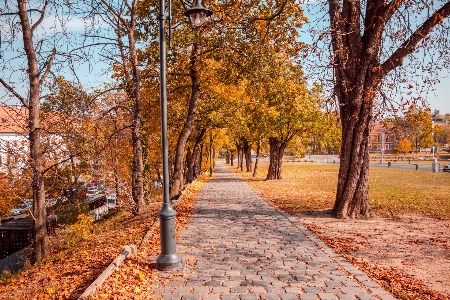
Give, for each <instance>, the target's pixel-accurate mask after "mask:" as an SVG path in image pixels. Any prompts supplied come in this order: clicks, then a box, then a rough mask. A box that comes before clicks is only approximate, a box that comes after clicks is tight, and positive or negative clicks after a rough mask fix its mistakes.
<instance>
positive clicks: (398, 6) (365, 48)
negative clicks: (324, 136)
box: [313, 0, 450, 218]
mask: <svg viewBox="0 0 450 300" xmlns="http://www.w3.org/2000/svg"><path fill="white" fill-rule="evenodd" d="M324 3H326V4H327V8H326V9H327V10H328V13H329V21H330V27H329V28H327V29H326V30H325V31H323V32H320V33H319V32H318V30H317V28H314V29H313V31H314V33H315V36H316V37H318V43H317V44H315V45H316V46H320V45H319V44H320V43H323V41H324V40H325V41H326V43H327V42H328V41H329V42H330V45H331V47H330V48H326V49H329V50H330V56H329V59H330V64H329V65H328V66H329V70H330V73H329V74H330V77H328V78H332V79H333V95H334V97H335V98H336V100H337V102H338V104H339V111H340V117H341V122H342V146H341V163H340V169H339V179H338V188H337V192H336V201H335V205H334V208H333V213H334V214H335V215H336V216H337V217H339V218H367V217H368V216H369V193H368V188H369V185H368V178H369V133H370V128H371V124H372V121H373V116H374V113H375V109H377V108H380V109H383V108H391V107H394V108H395V93H396V92H398V91H399V90H400V89H401V88H402V85H401V83H402V82H403V86H404V85H406V88H407V90H411V89H412V88H415V87H416V88H417V89H418V91H419V92H420V91H421V89H422V86H424V84H428V83H433V82H434V79H433V78H434V77H433V75H434V74H435V73H433V72H434V71H435V70H437V69H438V68H439V66H437V65H436V64H434V63H435V62H436V63H439V62H440V61H443V60H447V59H448V51H445V49H447V46H446V43H447V42H448V34H447V30H446V25H445V24H448V19H447V17H448V15H449V14H450V2H448V1H431V0H426V1H414V0H392V1H378V0H376V1H375V0H373V1H372V0H368V1H359V0H358V1H354V0H343V1H339V0H328V1H326V2H324ZM327 37H329V40H327ZM322 45H323V44H322ZM431 49H436V51H437V52H436V54H437V55H438V56H439V61H438V60H437V59H436V61H435V60H434V58H436V57H435V56H432V55H431V54H430V55H431V56H432V58H431V60H430V63H427V64H426V65H423V64H421V62H422V59H417V58H418V57H419V58H420V57H421V56H423V54H424V53H432V51H431ZM313 50H314V49H313ZM315 50H317V48H315ZM322 54H323V53H320V51H315V52H314V55H318V56H319V57H320V55H322ZM318 56H316V57H317V58H319V57H318ZM319 59H320V60H321V61H323V57H321V58H319ZM316 62H317V61H316ZM406 62H407V63H406ZM316 70H317V65H316ZM414 70H417V71H418V72H420V74H423V73H422V72H426V73H427V74H426V75H424V76H420V77H418V78H420V79H423V81H422V82H416V83H415V84H412V83H413V82H409V80H410V79H411V80H413V79H412V78H411V77H408V75H410V74H411V73H412V71H414ZM322 75H323V74H322ZM322 75H321V76H322ZM322 77H324V76H322ZM395 87H397V88H395ZM423 90H425V88H423ZM383 96H386V97H383ZM391 96H392V98H391ZM397 99H398V98H397ZM391 100H394V101H391ZM406 100H414V99H399V102H404V101H406ZM378 105H379V106H378ZM397 109H398V107H397Z"/></svg>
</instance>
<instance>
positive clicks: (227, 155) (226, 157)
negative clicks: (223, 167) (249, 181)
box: [225, 150, 230, 165]
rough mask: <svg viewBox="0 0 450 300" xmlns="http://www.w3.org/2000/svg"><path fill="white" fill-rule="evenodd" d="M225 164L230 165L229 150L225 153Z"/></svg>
mask: <svg viewBox="0 0 450 300" xmlns="http://www.w3.org/2000/svg"><path fill="white" fill-rule="evenodd" d="M225 163H226V164H227V165H229V164H230V151H229V150H227V153H226V154H225Z"/></svg>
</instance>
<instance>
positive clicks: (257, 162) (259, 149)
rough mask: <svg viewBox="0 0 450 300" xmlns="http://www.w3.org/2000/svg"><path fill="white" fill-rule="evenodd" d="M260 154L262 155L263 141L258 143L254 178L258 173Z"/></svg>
mask: <svg viewBox="0 0 450 300" xmlns="http://www.w3.org/2000/svg"><path fill="white" fill-rule="evenodd" d="M260 153H261V140H259V141H258V144H257V146H256V159H255V168H254V169H253V177H256V173H257V172H258V164H259V155H260Z"/></svg>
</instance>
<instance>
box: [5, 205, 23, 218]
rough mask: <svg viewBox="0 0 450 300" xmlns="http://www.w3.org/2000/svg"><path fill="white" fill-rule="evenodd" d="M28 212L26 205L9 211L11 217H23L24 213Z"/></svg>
mask: <svg viewBox="0 0 450 300" xmlns="http://www.w3.org/2000/svg"><path fill="white" fill-rule="evenodd" d="M26 211H27V207H26V205H25V204H21V205H19V206H16V207H14V208H13V209H11V210H10V211H9V213H10V215H11V216H18V215H21V214H23V213H25V212H26Z"/></svg>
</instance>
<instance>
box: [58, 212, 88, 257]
mask: <svg viewBox="0 0 450 300" xmlns="http://www.w3.org/2000/svg"><path fill="white" fill-rule="evenodd" d="M77 219H78V221H77V222H76V223H74V224H72V225H70V226H67V227H66V228H65V234H66V237H65V238H64V240H63V243H62V244H61V246H62V248H66V249H69V248H71V247H74V246H75V245H77V244H78V243H79V242H81V241H83V240H84V239H85V238H86V237H88V236H89V235H90V234H91V233H93V231H94V227H95V224H94V219H93V218H91V217H89V216H87V215H84V214H80V215H78V217H77Z"/></svg>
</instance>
